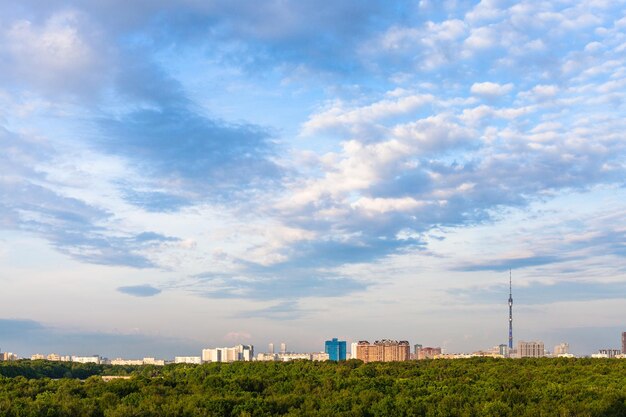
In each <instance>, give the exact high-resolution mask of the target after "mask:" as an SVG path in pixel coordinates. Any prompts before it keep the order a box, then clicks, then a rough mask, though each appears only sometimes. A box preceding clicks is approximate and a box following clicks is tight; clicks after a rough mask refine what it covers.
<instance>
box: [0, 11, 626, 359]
mask: <svg viewBox="0 0 626 417" xmlns="http://www.w3.org/2000/svg"><path fill="white" fill-rule="evenodd" d="M625 6H626V1H624V0H619V1H614V2H606V1H574V0H564V1H559V2H544V3H538V2H533V1H508V0H484V1H469V0H467V1H466V0H455V1H441V2H435V1H430V0H420V1H400V0H398V1H392V2H383V3H381V2H376V1H354V0H348V1H345V2H341V3H340V4H337V3H336V2H330V1H311V0H297V1H296V0H293V1H292V0H287V1H273V0H272V1H269V2H267V3H265V4H264V5H263V6H259V4H258V3H256V2H248V1H234V2H232V1H222V0H217V1H214V2H210V3H206V2H203V1H196V0H189V1H180V2H158V1H148V0H140V1H137V2H121V1H119V0H89V1H81V2H79V1H75V0H53V1H49V2H45V4H42V3H41V2H37V1H34V0H23V1H20V2H18V3H17V4H16V2H13V1H8V0H0V348H1V349H3V350H4V349H6V350H9V351H16V352H24V354H29V353H30V354H33V353H38V352H31V351H29V349H30V348H31V347H34V346H36V347H37V349H38V350H42V349H43V350H45V351H48V352H54V351H57V352H68V351H70V350H71V348H73V349H78V350H79V351H76V352H75V353H77V354H85V355H87V354H90V353H93V352H98V351H102V350H103V351H106V352H112V353H113V354H115V353H116V352H119V353H120V355H121V354H126V355H129V356H136V357H139V356H141V357H143V356H144V355H145V354H149V353H151V354H153V355H157V356H173V354H179V355H186V354H190V353H193V352H194V349H196V347H198V346H230V345H232V344H236V343H242V344H248V343H250V342H251V341H255V342H256V344H257V345H258V346H267V345H268V343H270V342H275V343H276V345H275V346H276V349H277V350H278V349H279V346H280V345H279V344H280V343H282V342H285V343H286V344H287V346H289V347H290V349H293V351H305V350H306V349H307V347H309V346H323V344H324V341H325V340H327V339H328V337H329V336H332V337H335V336H337V337H339V338H340V339H341V340H345V341H348V342H349V343H351V342H358V341H359V340H378V339H380V338H381V337H385V338H389V339H390V340H407V338H408V339H409V340H411V341H413V342H416V343H424V344H425V346H426V344H429V343H431V344H432V346H441V347H442V348H444V349H446V350H447V351H462V350H466V351H473V350H478V349H483V348H486V347H490V346H493V345H499V344H507V343H508V342H507V319H508V317H507V290H509V283H508V282H507V280H508V279H509V274H510V271H511V270H512V273H513V278H514V279H513V288H512V289H513V292H514V293H515V323H514V332H515V334H514V336H515V340H542V341H544V342H545V344H546V346H555V345H556V344H558V343H562V342H564V341H565V342H568V343H569V344H570V346H571V349H572V351H573V352H574V353H576V354H585V353H589V352H595V351H596V350H597V349H599V348H607V347H611V346H615V347H616V348H617V347H619V344H618V343H616V342H615V340H614V339H615V335H616V334H620V332H622V331H623V330H624V319H623V317H626V303H625V302H624V301H625V297H626V295H625V294H626V253H625V251H624V247H625V246H624V245H625V243H626V227H625V226H624V225H623V219H624V215H625V213H626V183H625V180H624V179H625V178H626V134H625V133H624V132H626V118H624V115H625V114H626V108H625V106H626V104H625V99H626V63H625V62H624V59H623V54H624V51H625V50H626V13H625V10H626V7H625ZM151 350H152V352H150V351H151ZM113 356H115V355H113Z"/></svg>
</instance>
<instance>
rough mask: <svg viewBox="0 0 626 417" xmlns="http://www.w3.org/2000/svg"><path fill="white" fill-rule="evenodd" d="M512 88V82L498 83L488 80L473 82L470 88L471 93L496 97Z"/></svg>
mask: <svg viewBox="0 0 626 417" xmlns="http://www.w3.org/2000/svg"><path fill="white" fill-rule="evenodd" d="M512 89H513V84H511V83H508V84H498V83H492V82H489V81H486V82H482V83H474V84H472V87H471V88H470V91H471V92H472V94H478V95H481V96H487V97H497V96H503V95H505V94H508V93H509V92H510V91H511V90H512Z"/></svg>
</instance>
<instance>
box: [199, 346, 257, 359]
mask: <svg viewBox="0 0 626 417" xmlns="http://www.w3.org/2000/svg"><path fill="white" fill-rule="evenodd" d="M253 357H254V346H252V345H237V346H234V347H230V348H229V347H224V348H214V349H203V350H202V362H236V361H251V360H252V358H253Z"/></svg>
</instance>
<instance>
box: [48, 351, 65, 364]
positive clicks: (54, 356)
mask: <svg viewBox="0 0 626 417" xmlns="http://www.w3.org/2000/svg"><path fill="white" fill-rule="evenodd" d="M46 359H48V360H49V361H55V362H60V361H61V359H62V358H61V355H57V354H56V353H51V354H49V355H48V356H46Z"/></svg>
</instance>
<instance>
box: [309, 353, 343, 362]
mask: <svg viewBox="0 0 626 417" xmlns="http://www.w3.org/2000/svg"><path fill="white" fill-rule="evenodd" d="M311 360H312V361H320V362H323V361H327V360H331V359H330V355H329V354H328V353H326V352H315V353H311ZM332 360H334V359H332ZM342 360H343V359H342Z"/></svg>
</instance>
